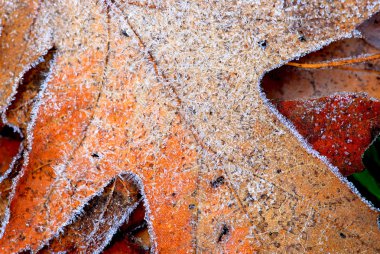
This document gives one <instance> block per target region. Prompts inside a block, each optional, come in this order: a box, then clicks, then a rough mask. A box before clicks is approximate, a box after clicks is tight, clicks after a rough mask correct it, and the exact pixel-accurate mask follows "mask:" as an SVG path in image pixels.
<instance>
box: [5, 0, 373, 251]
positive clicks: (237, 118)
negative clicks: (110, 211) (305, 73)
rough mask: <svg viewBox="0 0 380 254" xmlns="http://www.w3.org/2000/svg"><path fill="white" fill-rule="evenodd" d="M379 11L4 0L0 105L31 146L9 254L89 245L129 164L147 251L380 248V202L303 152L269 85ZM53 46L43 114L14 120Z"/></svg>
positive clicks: (40, 103) (18, 185) (37, 105)
mask: <svg viewBox="0 0 380 254" xmlns="http://www.w3.org/2000/svg"><path fill="white" fill-rule="evenodd" d="M379 8H380V6H379V5H378V4H373V2H372V1H360V3H344V4H343V3H337V2H326V3H322V2H321V3H317V2H312V3H310V2H309V1H307V2H306V1H305V3H295V2H294V3H293V2H292V3H284V2H283V1H278V2H264V1H263V2H261V3H255V4H253V3H250V2H241V3H239V4H236V3H232V2H213V3H210V2H201V1H199V2H198V1H191V2H186V1H179V2H166V1H165V2H164V1H133V2H129V1H85V0H83V1H74V0H70V1H31V0H30V1H28V0H23V1H5V5H4V8H2V11H1V26H2V34H1V37H0V40H1V44H0V46H1V49H0V68H1V73H0V81H1V82H0V84H1V86H2V92H1V96H0V105H1V110H2V113H3V115H4V117H3V118H4V120H6V121H5V122H10V123H12V124H15V123H17V124H19V123H23V124H24V127H22V125H20V126H19V129H20V130H21V131H24V132H25V133H23V135H24V141H23V142H24V147H25V150H24V153H23V157H22V158H21V159H20V160H18V161H17V162H18V163H17V166H16V167H15V168H14V169H15V170H14V171H12V174H11V175H12V177H11V178H7V181H8V182H10V183H12V184H11V185H10V192H9V196H8V197H10V205H9V209H7V210H6V211H5V215H7V216H5V219H4V220H3V227H2V229H3V231H4V232H3V235H2V238H1V239H0V248H1V249H0V252H2V253H17V252H20V251H24V250H31V251H32V252H36V251H37V250H39V249H41V248H47V250H49V248H53V249H54V248H58V249H60V250H61V246H59V243H60V240H62V241H63V242H65V241H66V240H69V241H67V243H68V244H69V245H70V246H76V247H75V248H78V246H83V244H82V243H83V242H84V240H83V239H87V238H86V237H87V235H84V234H86V233H85V232H88V231H86V230H85V231H80V230H77V229H78V228H81V227H82V228H83V227H84V226H87V225H84V224H83V223H82V222H85V221H87V220H91V218H92V217H91V216H95V217H96V216H97V215H96V213H94V214H92V215H88V216H86V215H84V214H86V207H90V206H91V204H92V203H91V202H92V201H94V200H96V199H97V198H99V197H103V196H102V195H101V193H103V194H104V193H108V191H106V192H104V190H105V189H106V190H110V189H109V188H110V186H109V183H110V182H111V181H112V179H117V176H119V175H123V174H125V173H127V174H128V175H129V176H130V177H131V178H133V179H134V182H135V183H136V186H137V188H138V189H139V193H140V194H141V198H142V202H143V204H144V207H145V209H146V213H145V215H144V218H145V219H144V220H145V221H146V224H147V226H146V227H147V228H148V231H147V232H148V233H149V237H150V243H151V252H162V253H175V252H178V253H186V252H211V253H215V252H216V253H223V252H225V253H232V252H238V253H252V252H254V251H256V250H258V251H262V252H289V253H291V252H314V253H315V252H321V253H325V252H348V251H361V250H363V249H365V250H367V251H369V252H371V251H372V252H376V251H379V249H380V246H379V242H380V241H378V239H379V234H378V228H377V224H376V217H377V215H378V214H377V212H375V211H372V210H370V208H369V207H367V206H366V204H364V203H363V202H362V201H361V200H360V199H359V198H358V197H357V196H356V195H354V194H353V193H352V192H351V190H350V189H349V187H348V186H346V185H345V184H344V183H342V182H341V181H340V180H339V179H338V178H336V177H335V175H334V174H333V173H332V172H331V170H330V169H329V168H328V166H326V165H325V164H324V163H323V162H322V161H321V160H320V159H318V158H316V157H314V156H313V155H311V154H310V153H308V151H306V150H305V147H304V146H303V145H302V144H301V143H300V142H299V141H298V140H297V139H296V138H295V137H294V136H293V134H292V133H291V132H290V131H289V130H288V129H287V128H286V127H285V125H284V124H283V123H281V122H280V121H279V120H278V118H277V116H276V115H275V114H273V112H274V111H273V112H272V111H271V110H269V109H268V106H269V104H267V103H265V100H264V99H263V97H262V94H261V91H260V88H259V87H258V86H257V84H258V83H259V80H260V79H261V76H262V74H263V73H264V72H265V71H267V70H269V69H271V68H274V67H275V66H278V65H279V64H281V63H282V62H283V61H286V60H288V59H291V58H294V57H296V56H299V55H301V54H304V53H306V52H308V51H310V50H315V49H316V48H318V47H320V46H321V45H322V44H326V43H327V42H329V41H331V40H336V39H338V38H341V37H342V36H348V34H349V33H350V32H352V31H353V30H354V28H355V26H356V25H357V24H359V23H361V22H362V21H364V20H365V19H366V18H368V17H369V16H370V15H371V14H373V13H375V12H376V11H378V10H379ZM301 38H302V39H301ZM49 49H55V52H54V57H53V61H51V65H49V67H48V69H49V71H48V72H47V76H46V77H45V78H44V79H43V81H42V83H41V84H40V86H38V89H36V90H33V89H32V90H30V91H37V90H38V93H37V95H33V96H34V97H33V96H31V97H33V98H35V99H32V100H33V102H32V103H31V104H30V105H31V107H32V108H31V111H28V110H27V111H22V110H24V109H23V108H22V107H14V108H13V109H14V110H13V111H14V115H13V116H15V117H14V118H13V119H15V121H13V120H12V121H11V119H12V117H11V112H12V104H11V101H12V99H13V98H14V97H16V100H17V92H18V91H22V89H21V90H18V89H17V87H18V85H19V84H21V82H20V79H21V77H23V76H24V75H25V73H27V72H28V70H30V69H31V68H32V67H33V66H36V65H38V63H40V61H41V56H44V55H46V52H49V51H48V50H49ZM28 91H29V90H28ZM35 96H37V97H35ZM19 97H20V96H19ZM21 97H22V98H25V102H26V101H30V99H31V97H29V96H27V94H25V96H21ZM28 105H29V104H28ZM28 112H29V113H30V114H31V117H29V116H28V115H26V117H20V116H23V114H28ZM20 119H21V120H20ZM22 119H23V120H22ZM25 121H27V122H26V123H25ZM25 126H26V127H25ZM13 173H14V174H13ZM115 182H116V180H115ZM107 186H108V187H107ZM111 186H112V185H111ZM99 195H100V196H99ZM133 197H134V196H133V195H132V196H131V198H133ZM123 200H125V199H123ZM111 201H115V202H116V201H117V200H116V199H115V200H114V199H113V198H112V199H110V202H111ZM100 204H101V202H100V203H99V205H100ZM123 209H124V208H121V211H120V213H118V214H122V213H123V212H126V211H125V210H123ZM114 210H115V209H114ZM117 212H118V211H117ZM78 214H82V215H84V217H80V219H78V220H74V218H75V217H76V216H78ZM76 222H77V223H78V224H76ZM104 222H105V223H106V224H107V222H109V223H111V224H112V225H107V226H106V227H105V228H104V231H102V230H100V231H94V232H97V233H96V236H94V238H92V240H95V241H96V242H97V243H98V244H97V246H104V247H105V246H106V244H108V240H110V239H108V237H107V240H105V238H104V236H105V235H107V236H110V235H111V234H106V233H107V232H110V230H109V229H110V227H113V226H117V225H115V223H114V220H113V219H112V220H111V219H108V221H104ZM81 223H82V224H81ZM85 224H86V223H85ZM95 224H96V223H95ZM95 224H93V225H95ZM90 225H92V224H90ZM102 228H103V227H102ZM65 230H68V231H70V230H74V231H75V232H77V233H76V234H79V237H78V242H76V241H74V240H73V239H72V238H70V237H68V238H66V235H65V232H67V231H65ZM115 231H116V230H115ZM80 232H81V233H80ZM91 232H93V230H92V229H91ZM144 232H146V231H144ZM60 233H61V234H60ZM126 235H128V234H126ZM60 237H61V238H60ZM139 237H140V238H141V239H143V236H142V235H139ZM145 237H146V236H145ZM102 241H103V243H102V244H101V243H100V242H102ZM128 241H129V239H127V240H126V241H124V242H128ZM49 243H50V245H49ZM116 243H117V241H116V240H115V241H114V242H112V241H111V243H110V247H109V249H107V250H106V251H108V250H110V249H112V247H113V246H116ZM119 243H120V242H119ZM112 244H115V245H112ZM44 246H46V247H44ZM57 246H59V247H57ZM97 250H98V249H97ZM66 251H70V250H66Z"/></svg>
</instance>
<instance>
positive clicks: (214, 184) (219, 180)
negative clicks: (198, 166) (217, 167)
mask: <svg viewBox="0 0 380 254" xmlns="http://www.w3.org/2000/svg"><path fill="white" fill-rule="evenodd" d="M224 181H225V178H224V176H219V177H218V178H216V179H215V180H214V181H212V182H210V184H211V187H212V188H218V187H219V186H221V185H223V184H224Z"/></svg>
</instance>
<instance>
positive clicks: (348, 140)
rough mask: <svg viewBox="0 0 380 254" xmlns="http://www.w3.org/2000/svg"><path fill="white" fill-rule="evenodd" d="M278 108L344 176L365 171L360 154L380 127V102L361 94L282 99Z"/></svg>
mask: <svg viewBox="0 0 380 254" xmlns="http://www.w3.org/2000/svg"><path fill="white" fill-rule="evenodd" d="M277 107H278V110H279V111H280V112H281V113H282V114H283V115H284V116H286V117H287V118H288V119H289V120H290V121H291V122H292V123H293V124H294V126H295V127H296V128H297V130H298V131H299V132H300V134H301V135H302V136H304V137H305V138H306V140H307V141H308V142H309V143H310V144H311V145H312V146H313V147H314V148H315V149H316V150H317V151H318V152H320V153H321V154H322V155H324V156H326V157H327V158H328V159H329V160H330V161H331V163H332V164H333V165H335V166H337V167H338V168H339V170H340V172H341V173H342V174H343V175H350V174H352V173H355V172H359V171H362V170H363V169H364V165H363V163H362V159H361V156H362V154H363V153H364V151H365V150H366V148H367V147H368V146H369V145H370V143H371V141H372V140H373V139H374V136H375V135H376V134H377V133H378V132H379V131H378V130H379V128H380V102H379V101H377V100H373V99H370V98H368V97H367V96H365V95H362V94H345V95H332V96H329V97H322V98H318V99H309V100H293V101H280V102H278V103H277Z"/></svg>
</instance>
